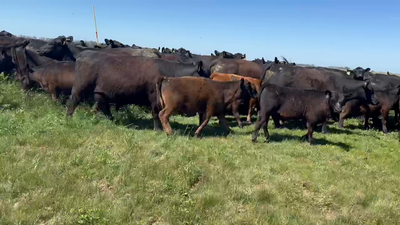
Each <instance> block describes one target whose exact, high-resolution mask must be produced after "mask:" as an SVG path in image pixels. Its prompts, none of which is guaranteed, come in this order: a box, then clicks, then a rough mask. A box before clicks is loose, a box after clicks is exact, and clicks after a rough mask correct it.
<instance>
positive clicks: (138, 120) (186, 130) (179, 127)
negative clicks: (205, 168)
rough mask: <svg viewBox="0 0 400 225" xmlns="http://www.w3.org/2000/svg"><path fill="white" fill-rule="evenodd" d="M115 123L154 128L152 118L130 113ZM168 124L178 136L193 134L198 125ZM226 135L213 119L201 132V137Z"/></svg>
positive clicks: (171, 121) (148, 128) (134, 127)
mask: <svg viewBox="0 0 400 225" xmlns="http://www.w3.org/2000/svg"><path fill="white" fill-rule="evenodd" d="M116 123H117V124H119V125H122V126H125V127H128V128H133V129H136V130H153V129H154V122H153V119H152V118H142V117H135V116H132V115H131V116H129V117H128V118H122V119H121V118H119V119H117V121H116ZM170 125H171V128H172V131H173V132H174V134H176V135H180V136H194V134H195V132H196V130H197V128H198V127H199V125H198V124H182V123H179V122H176V121H173V120H170ZM160 131H161V130H160ZM231 134H234V131H231ZM226 135H227V134H226V131H225V130H224V129H223V128H222V127H221V126H219V124H218V122H216V123H214V121H211V122H210V123H209V124H208V125H207V126H206V127H205V128H204V129H203V131H202V132H201V136H202V137H219V136H226Z"/></svg>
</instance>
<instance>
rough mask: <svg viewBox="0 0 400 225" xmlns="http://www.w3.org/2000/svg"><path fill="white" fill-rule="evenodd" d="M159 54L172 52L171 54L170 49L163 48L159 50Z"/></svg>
mask: <svg viewBox="0 0 400 225" xmlns="http://www.w3.org/2000/svg"><path fill="white" fill-rule="evenodd" d="M161 52H162V53H164V54H171V53H172V52H171V49H169V48H164V47H163V48H162V49H161Z"/></svg>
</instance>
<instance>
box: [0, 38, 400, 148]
mask: <svg viewBox="0 0 400 225" xmlns="http://www.w3.org/2000/svg"><path fill="white" fill-rule="evenodd" d="M0 50H1V53H2V54H1V58H0V73H1V72H4V73H5V74H6V75H8V76H11V75H12V74H15V75H14V77H15V79H16V80H18V81H19V82H20V83H21V85H22V88H23V89H24V90H28V89H30V88H32V87H35V86H36V87H39V88H41V89H43V90H45V91H46V92H48V93H50V94H51V96H52V99H53V100H61V101H62V99H60V98H61V96H68V99H67V101H66V105H67V115H68V116H72V115H73V113H74V111H75V109H76V107H77V106H78V105H79V104H80V103H82V102H85V101H86V102H87V103H94V104H96V106H97V109H98V110H100V111H101V112H103V113H104V115H106V116H107V117H108V118H109V119H113V115H112V113H111V106H112V105H113V106H115V109H116V110H119V109H120V108H121V107H124V106H125V105H128V104H135V105H140V106H146V107H149V108H150V109H151V112H152V117H153V120H154V128H155V129H161V128H163V129H164V131H165V133H167V134H172V133H173V131H172V129H171V126H170V123H169V118H170V116H171V115H174V114H181V115H185V116H195V115H199V127H198V129H197V130H196V132H195V135H196V136H197V137H200V136H201V132H202V130H203V129H204V128H205V127H206V126H207V124H208V122H209V121H210V119H211V118H212V117H214V116H215V117H217V118H218V120H219V123H220V125H221V126H222V127H223V128H224V129H225V134H229V132H230V128H229V126H228V123H227V121H226V119H225V115H226V114H228V113H232V114H233V116H234V117H235V119H236V120H237V123H238V126H239V127H242V126H243V122H242V121H241V119H240V114H246V115H247V121H246V122H247V123H251V122H252V121H251V117H252V115H253V114H254V112H255V111H257V112H258V119H257V122H256V126H255V131H254V133H253V137H252V140H253V141H254V142H256V141H257V137H258V133H259V130H260V129H261V128H263V130H264V134H265V138H266V139H267V141H268V140H269V131H268V121H269V119H270V117H271V118H272V120H273V121H274V124H275V127H281V126H282V125H281V122H282V121H287V120H289V121H290V120H300V121H304V124H305V126H306V127H307V130H308V131H307V134H306V138H307V140H308V142H310V143H313V137H312V135H313V132H314V130H315V128H316V126H317V125H318V124H322V131H323V132H324V133H327V132H328V129H327V122H328V121H329V120H339V126H340V127H343V122H344V120H345V119H346V118H350V117H356V116H362V118H363V119H364V126H365V129H368V128H369V120H370V119H372V121H373V124H374V126H377V127H378V128H380V129H382V131H383V132H384V133H387V132H388V117H389V112H390V111H391V110H394V112H395V123H396V124H398V125H399V126H400V124H399V110H400V106H399V96H400V77H397V76H395V75H389V74H375V73H372V72H371V71H370V69H369V68H367V69H363V68H361V67H357V68H355V69H353V70H347V71H344V70H338V69H331V68H324V67H306V66H299V65H296V64H295V63H290V62H288V61H287V60H286V59H285V58H284V60H283V61H279V60H278V59H277V58H276V57H275V60H274V61H265V60H264V58H262V59H256V60H253V61H248V60H246V54H241V53H236V54H232V53H229V52H226V51H222V52H219V51H215V52H214V53H213V54H210V55H198V54H193V53H191V52H190V51H188V50H186V49H184V48H179V49H175V48H172V49H169V48H164V47H163V48H158V49H156V48H142V47H139V46H136V45H132V46H128V45H124V44H122V43H120V42H118V41H116V40H111V39H105V43H104V44H98V45H97V44H96V45H92V46H90V44H89V43H86V42H85V41H79V42H74V41H73V37H71V36H69V37H65V36H59V37H57V38H54V39H48V40H39V39H34V38H21V37H17V36H14V35H13V34H11V33H9V32H7V31H1V32H0ZM64 100H65V99H64ZM399 130H400V129H399ZM399 134H400V131H399ZM399 138H400V137H399Z"/></svg>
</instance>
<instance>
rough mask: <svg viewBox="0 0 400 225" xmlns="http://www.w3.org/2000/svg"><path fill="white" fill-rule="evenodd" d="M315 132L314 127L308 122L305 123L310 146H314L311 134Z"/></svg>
mask: <svg viewBox="0 0 400 225" xmlns="http://www.w3.org/2000/svg"><path fill="white" fill-rule="evenodd" d="M314 130H315V125H314V124H311V123H310V122H308V121H307V134H306V136H307V140H308V143H310V145H312V144H314V139H313V132H314Z"/></svg>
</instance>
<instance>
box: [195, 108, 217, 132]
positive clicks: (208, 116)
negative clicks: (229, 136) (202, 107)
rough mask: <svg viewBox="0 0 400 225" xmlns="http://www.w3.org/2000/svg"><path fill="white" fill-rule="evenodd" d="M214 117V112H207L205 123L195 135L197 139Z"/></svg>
mask: <svg viewBox="0 0 400 225" xmlns="http://www.w3.org/2000/svg"><path fill="white" fill-rule="evenodd" d="M212 115H213V112H211V111H210V110H207V112H206V114H205V118H204V121H203V122H202V123H201V125H200V126H199V128H197V130H196V132H195V133H194V134H195V135H196V137H198V138H200V135H201V131H202V130H203V129H204V127H206V126H207V124H208V122H209V121H210V119H211V116H212Z"/></svg>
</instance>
